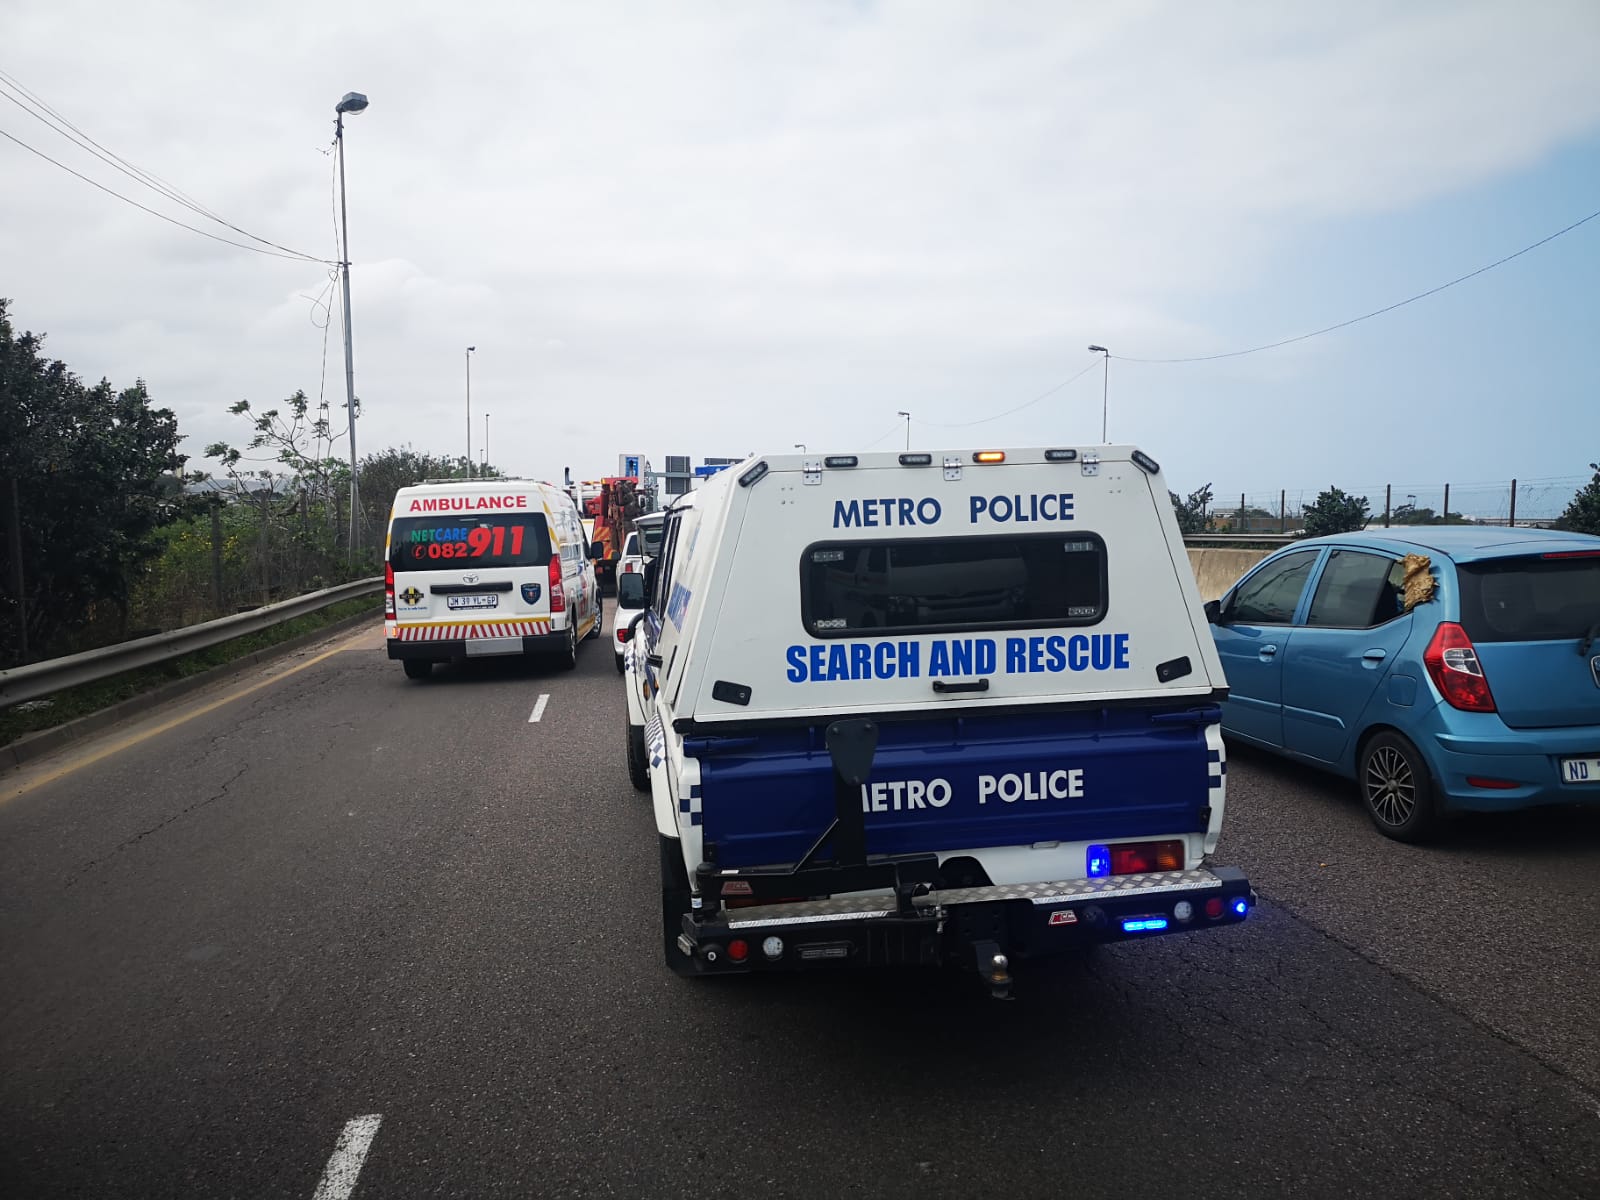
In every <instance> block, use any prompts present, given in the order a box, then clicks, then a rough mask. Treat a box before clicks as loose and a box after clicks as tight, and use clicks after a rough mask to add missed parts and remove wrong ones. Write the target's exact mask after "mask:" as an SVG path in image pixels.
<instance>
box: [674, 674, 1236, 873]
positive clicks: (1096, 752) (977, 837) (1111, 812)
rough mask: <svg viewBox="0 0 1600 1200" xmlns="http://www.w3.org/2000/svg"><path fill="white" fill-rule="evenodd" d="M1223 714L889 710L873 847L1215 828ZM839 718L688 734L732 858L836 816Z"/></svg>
mask: <svg viewBox="0 0 1600 1200" xmlns="http://www.w3.org/2000/svg"><path fill="white" fill-rule="evenodd" d="M1217 720H1218V710H1217V709H1216V708H1215V707H1214V706H1203V707H1192V706H1191V707H1181V706H1172V705H1168V706H1161V707H1128V708H1097V709H1092V710H1087V711H1085V710H1067V711H1062V710H1057V711H1044V712H1031V713H1028V714H1025V715H1004V716H1001V715H995V716H961V717H944V716H936V717H933V718H926V719H920V720H908V721H885V722H882V723H881V724H880V734H879V741H878V749H877V754H876V757H875V758H874V760H873V769H872V774H871V777H870V782H869V783H867V784H866V785H865V786H864V787H863V789H862V811H863V814H864V821H865V826H866V840H867V846H866V848H867V852H868V853H869V854H912V853H937V852H948V851H955V850H966V849H979V848H982V847H986V846H1025V845H1035V844H1038V843H1046V842H1057V841H1063V842H1064V841H1080V840H1094V841H1098V840H1101V839H1108V840H1109V839H1121V838H1133V837H1141V836H1146V835H1156V834H1172V833H1188V832H1201V831H1204V830H1205V829H1206V828H1207V825H1208V823H1209V820H1210V797H1211V787H1212V782H1213V779H1214V778H1215V780H1216V782H1217V783H1218V784H1220V782H1221V780H1220V778H1219V777H1214V776H1213V775H1212V772H1211V767H1210V751H1209V749H1208V746H1207V742H1206V727H1207V726H1208V725H1211V724H1214V723H1215V722H1216V721H1217ZM827 724H828V722H827V721H826V720H821V721H818V722H814V723H811V724H809V725H805V726H788V727H772V728H768V729H762V728H760V727H759V726H755V727H752V726H746V727H745V728H744V729H743V730H740V731H738V732H734V731H730V732H729V734H727V735H720V734H719V735H718V736H714V737H695V736H690V737H689V738H687V739H686V740H685V744H684V751H685V753H686V754H687V755H690V756H692V757H695V758H696V759H698V760H699V764H700V820H701V824H702V825H703V827H704V828H703V833H704V838H705V841H706V843H707V844H708V846H710V845H714V846H715V851H714V853H715V861H716V863H717V864H718V866H719V867H723V868H735V867H750V866H762V865H773V864H786V863H787V864H792V863H796V862H798V861H800V859H801V858H802V857H803V856H804V855H805V854H806V852H807V851H808V850H809V849H811V847H812V846H813V844H814V843H815V842H816V841H817V839H818V838H819V837H820V836H821V835H822V833H823V831H824V830H826V829H827V828H828V826H829V823H830V822H831V821H832V819H833V816H834V790H833V768H832V761H831V759H830V757H829V754H828V750H827V748H826V744H825V730H826V728H827ZM752 730H753V731H752ZM710 854H711V852H710V851H708V855H707V856H708V858H709V857H710Z"/></svg>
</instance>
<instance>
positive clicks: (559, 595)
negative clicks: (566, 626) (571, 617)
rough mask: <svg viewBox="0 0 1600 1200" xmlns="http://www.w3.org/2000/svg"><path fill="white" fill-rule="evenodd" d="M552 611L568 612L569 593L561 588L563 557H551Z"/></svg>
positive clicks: (556, 555) (557, 555)
mask: <svg viewBox="0 0 1600 1200" xmlns="http://www.w3.org/2000/svg"><path fill="white" fill-rule="evenodd" d="M550 611H551V612H553V613H558V612H566V611H567V591H566V589H565V588H563V587H562V586H561V555H559V554H552V555H551V556H550Z"/></svg>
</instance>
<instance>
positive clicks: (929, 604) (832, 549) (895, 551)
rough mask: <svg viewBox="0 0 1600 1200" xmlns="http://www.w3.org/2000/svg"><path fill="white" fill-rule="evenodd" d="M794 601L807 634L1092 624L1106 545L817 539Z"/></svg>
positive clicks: (1084, 537)
mask: <svg viewBox="0 0 1600 1200" xmlns="http://www.w3.org/2000/svg"><path fill="white" fill-rule="evenodd" d="M800 595H801V616H802V619H803V620H804V621H805V626H806V629H807V630H808V631H810V633H811V634H812V636H814V637H850V636H854V635H859V634H861V633H865V632H870V633H874V634H890V633H934V632H939V631H942V630H956V629H1027V628H1038V627H1054V626H1061V625H1092V624H1094V623H1095V622H1096V621H1098V620H1100V619H1101V618H1102V617H1103V616H1105V612H1106V547H1105V543H1104V542H1103V541H1102V540H1101V539H1100V538H1099V537H1098V536H1096V535H1094V534H1077V535H1075V536H1073V537H1067V538H1064V537H1062V536H1060V535H1059V534H1035V535H1023V536H1016V537H967V538H919V539H915V540H911V539H907V540H902V541H872V542H856V541H852V542H819V543H817V544H815V545H813V546H809V547H807V549H806V551H805V553H804V554H803V555H802V556H801V560H800Z"/></svg>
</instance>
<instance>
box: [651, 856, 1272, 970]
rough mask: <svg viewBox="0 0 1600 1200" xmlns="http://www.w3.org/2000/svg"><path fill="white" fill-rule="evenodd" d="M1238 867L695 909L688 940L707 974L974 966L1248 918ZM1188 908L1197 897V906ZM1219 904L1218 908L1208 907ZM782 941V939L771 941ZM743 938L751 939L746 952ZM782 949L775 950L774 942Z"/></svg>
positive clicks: (1250, 897)
mask: <svg viewBox="0 0 1600 1200" xmlns="http://www.w3.org/2000/svg"><path fill="white" fill-rule="evenodd" d="M1255 902H1256V895H1255V892H1254V891H1253V890H1252V889H1251V887H1250V881H1249V880H1248V879H1246V878H1245V876H1244V874H1243V873H1242V872H1241V871H1239V870H1237V869H1235V868H1232V867H1215V868H1211V869H1197V870H1192V871H1172V872H1163V873H1159V874H1149V875H1128V876H1122V877H1119V878H1115V879H1091V880H1081V879H1080V880H1073V881H1070V882H1065V883H1030V884H1005V885H997V886H988V887H973V888H954V889H952V888H946V889H940V890H937V891H932V892H928V893H926V894H924V895H920V896H914V897H909V898H907V899H906V900H904V901H901V900H897V898H896V897H895V896H894V895H875V896H844V897H839V898H835V899H829V900H809V901H798V902H794V903H787V904H766V905H761V906H759V907H751V908H724V909H718V910H717V911H715V912H713V913H709V914H707V913H705V912H690V913H686V914H684V918H683V930H682V933H681V934H680V936H679V939H678V946H679V948H680V949H681V950H682V951H683V952H684V953H685V954H686V955H687V956H688V957H689V959H690V960H691V961H692V962H693V963H694V966H695V969H696V970H697V971H698V972H700V973H702V974H736V973H742V972H747V971H756V970H767V971H796V970H805V969H808V968H812V967H840V966H890V965H895V966H942V965H958V966H966V965H970V963H971V961H972V957H973V948H974V947H976V946H978V945H980V944H982V945H988V944H993V945H994V946H997V947H998V948H999V949H1000V950H1001V951H1003V952H1004V953H1005V954H1007V955H1010V956H1013V957H1015V958H1042V957H1046V956H1048V955H1052V954H1060V953H1065V952H1067V951H1070V950H1071V949H1073V948H1074V947H1078V946H1084V945H1091V944H1096V943H1100V942H1119V941H1130V940H1133V939H1137V938H1148V937H1154V936H1159V935H1161V934H1164V933H1191V932H1198V931H1199V930H1202V929H1209V928H1214V927H1217V926H1221V925H1231V924H1238V923H1239V922H1240V921H1243V920H1244V919H1245V917H1246V916H1247V915H1248V914H1249V912H1250V909H1251V908H1253V907H1254V906H1255ZM1183 905H1187V915H1186V916H1182V915H1180V914H1183V913H1184V912H1185V910H1184V908H1183V907H1182V906H1183ZM1208 906H1209V910H1210V911H1211V912H1215V913H1216V915H1215V916H1211V915H1208ZM769 939H777V942H779V943H781V945H778V946H772V945H770V944H769ZM736 941H739V942H743V943H744V954H743V957H742V958H737V957H735V954H736V953H737V950H738V947H736V946H735V945H734V943H735V942H736ZM769 948H771V949H776V950H777V953H776V954H775V955H774V954H769V953H767V950H768V949H769Z"/></svg>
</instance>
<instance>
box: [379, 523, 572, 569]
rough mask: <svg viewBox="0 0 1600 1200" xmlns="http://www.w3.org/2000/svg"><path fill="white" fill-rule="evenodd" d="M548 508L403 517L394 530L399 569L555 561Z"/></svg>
mask: <svg viewBox="0 0 1600 1200" xmlns="http://www.w3.org/2000/svg"><path fill="white" fill-rule="evenodd" d="M550 553H551V551H550V534H549V532H548V531H547V530H546V528H545V522H544V514H543V513H493V514H489V513H483V514H464V513H450V514H448V515H441V516H437V517H399V518H397V519H396V520H395V523H394V526H393V527H392V528H391V529H390V531H389V554H390V561H391V563H392V564H393V566H394V569H395V570H397V571H459V570H461V569H462V568H463V567H491V568H493V567H501V568H504V567H531V566H536V565H541V564H543V563H547V562H549V561H550Z"/></svg>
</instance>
